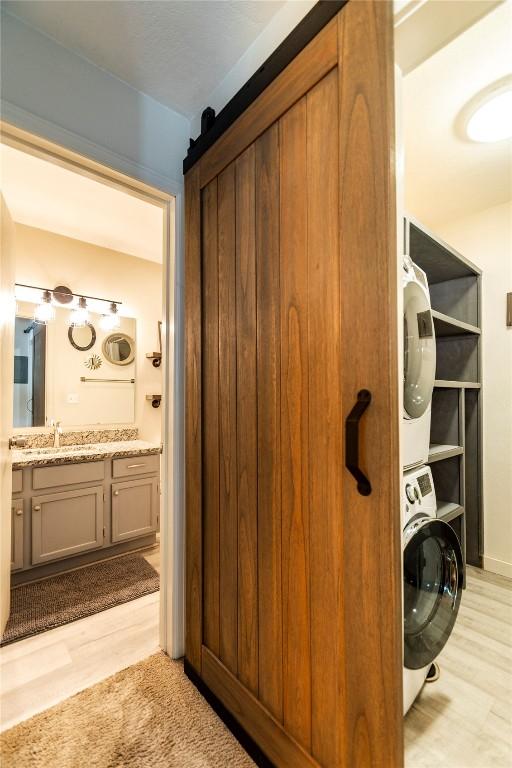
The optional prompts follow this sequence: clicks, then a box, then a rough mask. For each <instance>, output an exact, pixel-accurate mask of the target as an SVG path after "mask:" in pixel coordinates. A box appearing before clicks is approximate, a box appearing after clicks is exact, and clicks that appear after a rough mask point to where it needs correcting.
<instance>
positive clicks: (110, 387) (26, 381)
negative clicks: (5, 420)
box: [13, 301, 136, 428]
mask: <svg viewBox="0 0 512 768" xmlns="http://www.w3.org/2000/svg"><path fill="white" fill-rule="evenodd" d="M36 306H37V305H35V304H34V303H31V302H26V301H18V306H17V315H16V335H15V350H14V360H13V377H14V424H13V426H14V427H16V428H26V427H43V426H45V424H46V422H47V420H48V419H49V418H55V419H57V420H58V421H60V422H61V423H62V424H63V425H64V426H86V425H87V426H94V425H98V424H133V422H134V421H135V387H136V375H135V341H134V339H135V338H136V323H135V320H134V319H133V318H127V317H119V327H118V328H117V329H116V331H115V332H113V331H112V329H110V330H104V329H103V328H102V323H101V320H102V317H101V315H100V314H96V313H95V312H89V321H88V322H87V324H85V325H81V326H72V327H70V325H69V316H70V313H69V307H66V308H64V307H58V306H55V307H54V309H55V317H54V319H53V320H52V321H51V322H48V323H47V324H46V325H45V324H42V323H37V322H35V321H34V319H33V318H34V312H35V308H36ZM91 360H93V361H94V364H92V363H91ZM120 365H122V366H124V367H123V371H122V375H120V369H119V366H120Z"/></svg>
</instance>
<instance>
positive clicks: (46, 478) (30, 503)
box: [11, 453, 160, 585]
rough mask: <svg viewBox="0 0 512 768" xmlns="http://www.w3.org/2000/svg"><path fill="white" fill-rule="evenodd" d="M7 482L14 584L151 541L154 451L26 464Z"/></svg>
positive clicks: (156, 506)
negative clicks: (11, 500)
mask: <svg viewBox="0 0 512 768" xmlns="http://www.w3.org/2000/svg"><path fill="white" fill-rule="evenodd" d="M12 480H13V488H12V492H13V502H12V541H11V570H12V583H13V584H15V585H18V584H23V583H26V582H27V581H33V580H34V579H39V578H45V577H47V576H52V575H54V574H57V573H62V572H63V571H66V570H70V569H73V568H79V567H81V566H84V565H88V564H89V563H93V562H96V561H98V560H103V559H104V558H106V557H113V556H115V555H121V554H124V553H126V552H132V551H134V550H136V549H141V548H146V547H151V546H153V545H154V544H155V542H156V533H157V531H158V522H159V517H160V485H159V481H160V455H159V454H156V453H153V454H137V455H135V456H129V457H127V456H119V457H117V456H113V457H107V458H105V459H93V460H91V461H75V462H73V461H71V462H68V463H64V464H60V463H56V464H51V463H48V464H46V465H44V466H37V465H36V466H30V465H29V466H26V467H24V468H23V469H15V470H14V471H13V473H12ZM20 512H21V514H18V513H20Z"/></svg>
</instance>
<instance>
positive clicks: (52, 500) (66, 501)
mask: <svg viewBox="0 0 512 768" xmlns="http://www.w3.org/2000/svg"><path fill="white" fill-rule="evenodd" d="M102 545H103V486H102V485H96V486H92V487H89V488H81V489H80V490H73V491H64V492H62V491H61V492H59V493H49V494H46V495H44V496H33V497H32V565H38V564H39V563H46V562H48V561H50V560H59V559H60V558H63V557H70V556H71V555H76V554H79V553H81V552H88V551H89V550H91V549H96V548H98V547H101V546H102Z"/></svg>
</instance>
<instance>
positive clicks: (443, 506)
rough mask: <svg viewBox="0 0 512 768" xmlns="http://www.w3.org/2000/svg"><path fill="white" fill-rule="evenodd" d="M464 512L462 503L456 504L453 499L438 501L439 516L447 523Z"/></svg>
mask: <svg viewBox="0 0 512 768" xmlns="http://www.w3.org/2000/svg"><path fill="white" fill-rule="evenodd" d="M463 514H464V507H461V505H460V504H455V503H454V502H452V501H438V502H437V517H438V519H439V520H444V522H445V523H449V522H451V521H452V520H455V518H456V517H459V516H460V515H463Z"/></svg>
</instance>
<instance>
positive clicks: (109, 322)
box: [100, 301, 120, 331]
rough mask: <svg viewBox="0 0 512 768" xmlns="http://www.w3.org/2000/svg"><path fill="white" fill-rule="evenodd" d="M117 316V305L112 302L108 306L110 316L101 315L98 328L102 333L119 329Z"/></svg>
mask: <svg viewBox="0 0 512 768" xmlns="http://www.w3.org/2000/svg"><path fill="white" fill-rule="evenodd" d="M119 322H120V321H119V315H118V314H117V304H116V303H115V302H114V301H113V302H112V303H111V304H110V314H108V315H103V316H102V318H101V320H100V328H102V329H103V330H104V331H113V330H114V328H119Z"/></svg>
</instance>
